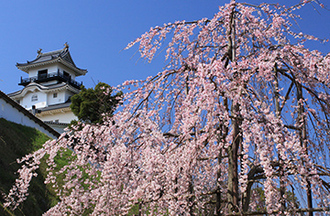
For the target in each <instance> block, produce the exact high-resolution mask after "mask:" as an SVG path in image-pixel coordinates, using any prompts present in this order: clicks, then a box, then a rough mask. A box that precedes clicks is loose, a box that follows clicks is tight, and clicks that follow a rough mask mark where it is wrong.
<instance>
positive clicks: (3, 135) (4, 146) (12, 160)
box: [0, 118, 57, 215]
mask: <svg viewBox="0 0 330 216" xmlns="http://www.w3.org/2000/svg"><path fill="white" fill-rule="evenodd" d="M49 139H50V138H49V137H48V136H46V135H45V134H43V133H41V132H40V131H38V130H36V129H34V128H30V127H25V126H22V125H19V124H15V123H13V122H8V121H6V120H5V119H2V118H0V192H1V195H2V194H4V193H5V194H8V192H9V190H10V188H11V187H12V185H13V184H14V182H15V179H17V175H16V174H15V172H16V171H17V170H18V169H19V168H20V164H17V162H16V159H17V158H21V157H23V156H24V155H26V154H28V153H31V152H33V151H35V150H37V149H39V148H41V146H42V144H44V143H45V142H46V141H47V140H49ZM37 173H38V176H37V177H36V178H33V179H32V181H31V187H30V189H29V194H30V195H29V196H28V198H27V200H26V201H25V202H24V203H23V204H22V205H20V206H19V207H18V208H17V209H16V210H15V211H14V212H11V211H9V210H8V209H4V208H3V205H2V204H3V202H4V199H3V197H2V196H1V195H0V204H1V205H0V215H41V214H42V213H43V212H45V211H46V210H48V209H49V208H50V207H51V205H52V204H53V205H54V204H55V203H56V202H57V201H56V200H57V198H56V197H55V193H54V191H52V189H51V188H50V187H46V186H45V184H44V180H45V177H46V165H45V163H42V164H40V169H39V170H38V172H37ZM51 203H52V204H51Z"/></svg>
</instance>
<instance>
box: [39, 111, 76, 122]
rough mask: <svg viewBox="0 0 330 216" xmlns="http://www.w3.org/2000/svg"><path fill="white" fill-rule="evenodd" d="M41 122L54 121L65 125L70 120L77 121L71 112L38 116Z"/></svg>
mask: <svg viewBox="0 0 330 216" xmlns="http://www.w3.org/2000/svg"><path fill="white" fill-rule="evenodd" d="M38 118H40V119H41V120H42V121H56V120H58V122H60V123H66V124H69V123H70V122H71V121H72V120H78V118H77V116H75V115H74V114H73V113H72V112H63V113H55V114H52V115H51V114H50V115H45V116H39V115H38Z"/></svg>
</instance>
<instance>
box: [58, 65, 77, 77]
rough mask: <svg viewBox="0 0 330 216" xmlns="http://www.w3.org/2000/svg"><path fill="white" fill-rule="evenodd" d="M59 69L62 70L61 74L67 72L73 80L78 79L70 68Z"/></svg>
mask: <svg viewBox="0 0 330 216" xmlns="http://www.w3.org/2000/svg"><path fill="white" fill-rule="evenodd" d="M58 68H59V69H60V72H63V71H65V72H67V73H69V74H70V75H71V79H72V80H75V79H76V75H75V74H74V72H73V71H72V70H71V69H70V68H68V67H65V66H63V65H59V66H58Z"/></svg>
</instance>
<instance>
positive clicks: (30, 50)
mask: <svg viewBox="0 0 330 216" xmlns="http://www.w3.org/2000/svg"><path fill="white" fill-rule="evenodd" d="M299 1H300V0H286V1H284V0H267V1H266V2H271V3H280V4H288V3H290V4H292V3H294V2H297V3H298V2H299ZM321 1H323V3H324V4H325V5H326V6H327V7H328V8H329V9H330V2H329V0H321ZM229 2H230V0H139V1H137V0H121V1H120V0H117V1H114V0H93V1H92V0H89V1H87V0H70V1H67V0H57V1H50V0H49V1H44V0H38V1H34V0H30V1H25V0H15V1H5V0H1V7H0V30H1V34H0V45H1V49H0V90H1V91H3V92H5V93H10V92H14V91H16V90H19V89H21V88H22V87H21V86H18V82H19V81H20V77H21V76H23V78H26V77H27V74H26V73H24V72H22V71H19V70H18V69H17V68H16V66H15V64H16V63H17V62H19V63H24V62H26V60H33V59H34V58H35V57H36V55H37V50H38V49H39V48H42V49H43V52H47V51H52V50H57V49H62V48H63V44H64V43H65V42H68V43H69V45H70V52H71V55H72V57H73V60H74V61H75V63H76V65H77V66H78V67H80V68H83V69H87V70H88V73H87V75H86V76H84V77H79V78H78V79H77V80H78V81H83V82H84V85H85V86H86V87H93V86H94V82H95V83H97V82H98V81H102V82H106V83H108V84H110V85H112V86H117V85H118V84H120V83H122V82H124V81H125V80H127V79H143V78H145V77H147V76H149V75H153V74H156V73H157V72H158V71H160V70H161V69H162V66H163V60H164V59H163V57H162V56H161V55H160V56H159V57H157V59H156V60H155V61H154V62H153V63H151V64H148V63H146V62H144V61H143V60H141V61H138V55H136V56H134V57H133V58H132V56H133V55H134V53H135V52H136V50H137V47H133V48H132V49H130V50H128V51H126V50H125V51H122V50H123V48H125V46H126V45H127V44H128V43H129V42H131V41H132V40H134V39H135V38H137V37H138V36H140V35H141V34H143V33H144V32H145V31H147V30H149V28H150V27H152V26H156V25H163V23H168V22H174V21H176V20H187V21H191V20H196V19H200V18H204V17H209V18H210V17H212V16H213V15H214V14H215V13H216V12H217V10H218V6H219V5H223V4H225V3H229ZM238 2H243V1H238ZM244 2H249V3H257V4H259V3H261V2H264V1H257V0H247V1H244ZM302 18H303V20H301V21H300V22H299V24H300V25H299V27H298V28H300V29H298V30H299V31H304V32H306V33H310V34H313V35H315V36H318V37H321V38H330V11H329V10H322V9H320V8H318V11H316V10H314V9H313V8H312V7H309V8H306V9H303V10H302ZM311 48H313V49H315V48H316V49H319V50H321V51H322V52H329V51H330V44H321V45H319V44H312V45H311ZM93 80H94V81H93Z"/></svg>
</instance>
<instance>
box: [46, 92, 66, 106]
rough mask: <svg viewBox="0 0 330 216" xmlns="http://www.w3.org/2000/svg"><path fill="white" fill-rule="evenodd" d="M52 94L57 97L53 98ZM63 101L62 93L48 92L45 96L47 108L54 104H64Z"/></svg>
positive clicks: (63, 94)
mask: <svg viewBox="0 0 330 216" xmlns="http://www.w3.org/2000/svg"><path fill="white" fill-rule="evenodd" d="M54 93H57V97H56V98H54V97H53V95H54ZM65 101H66V100H65V93H64V92H63V91H62V92H49V93H48V95H47V102H48V106H50V105H54V104H59V103H64V102H65Z"/></svg>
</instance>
